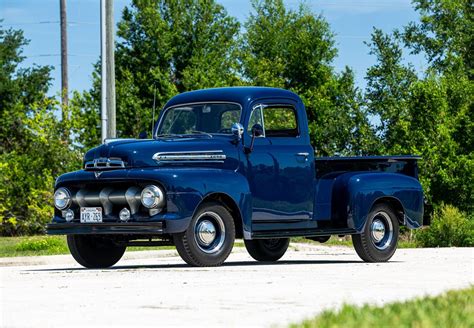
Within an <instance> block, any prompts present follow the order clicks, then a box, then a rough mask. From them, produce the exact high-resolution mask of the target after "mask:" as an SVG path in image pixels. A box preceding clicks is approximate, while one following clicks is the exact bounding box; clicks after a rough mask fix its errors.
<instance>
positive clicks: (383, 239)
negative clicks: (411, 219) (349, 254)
mask: <svg viewBox="0 0 474 328" xmlns="http://www.w3.org/2000/svg"><path fill="white" fill-rule="evenodd" d="M398 233H399V225H398V220H397V217H396V215H395V212H394V211H393V210H392V208H391V207H390V206H388V205H386V204H377V205H375V206H374V207H373V208H372V210H371V211H370V213H369V215H368V217H367V223H366V225H365V228H364V231H363V232H362V233H361V234H357V235H352V243H353V244H354V248H355V250H356V252H357V255H359V257H360V258H361V259H362V260H364V261H365V262H386V261H388V260H389V259H390V258H391V257H392V256H393V254H394V253H395V251H396V249H397V243H398Z"/></svg>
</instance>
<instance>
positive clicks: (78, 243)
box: [67, 235, 127, 269]
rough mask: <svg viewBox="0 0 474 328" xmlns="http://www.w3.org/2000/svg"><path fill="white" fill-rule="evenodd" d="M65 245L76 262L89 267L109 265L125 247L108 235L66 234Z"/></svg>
mask: <svg viewBox="0 0 474 328" xmlns="http://www.w3.org/2000/svg"><path fill="white" fill-rule="evenodd" d="M67 246H68V247H69V251H70V252H71V255H72V257H74V259H75V260H76V261H77V263H79V264H80V265H82V266H83V267H86V268H89V269H102V268H108V267H111V266H112V265H114V264H115V263H117V262H118V261H119V260H120V259H121V258H122V256H123V254H124V253H125V249H126V248H127V247H126V246H123V245H119V244H116V243H115V242H114V241H113V240H112V239H110V238H108V237H103V236H89V235H68V236H67Z"/></svg>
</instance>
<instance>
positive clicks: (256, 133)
mask: <svg viewBox="0 0 474 328" xmlns="http://www.w3.org/2000/svg"><path fill="white" fill-rule="evenodd" d="M251 131H252V141H251V142H250V147H248V148H247V153H251V152H252V151H253V144H254V142H255V138H257V137H261V136H263V127H262V126H261V125H260V124H258V123H257V124H254V125H253V126H252V130H251Z"/></svg>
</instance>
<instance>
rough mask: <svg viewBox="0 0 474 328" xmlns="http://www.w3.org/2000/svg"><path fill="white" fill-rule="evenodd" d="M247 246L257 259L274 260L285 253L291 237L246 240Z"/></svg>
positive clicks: (263, 260)
mask: <svg viewBox="0 0 474 328" xmlns="http://www.w3.org/2000/svg"><path fill="white" fill-rule="evenodd" d="M244 243H245V248H246V249H247V251H248V252H249V254H250V256H251V257H253V258H254V259H255V260H257V261H262V262H274V261H278V260H279V259H280V258H281V257H282V256H283V255H285V253H286V250H287V249H288V246H289V245H290V239H289V238H279V239H254V240H244Z"/></svg>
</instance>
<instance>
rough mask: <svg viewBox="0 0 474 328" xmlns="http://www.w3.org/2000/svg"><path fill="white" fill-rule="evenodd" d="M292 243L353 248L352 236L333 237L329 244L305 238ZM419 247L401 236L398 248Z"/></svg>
mask: <svg viewBox="0 0 474 328" xmlns="http://www.w3.org/2000/svg"><path fill="white" fill-rule="evenodd" d="M291 241H292V242H295V243H307V244H315V245H325V246H349V247H352V239H351V236H344V237H338V236H331V238H329V240H328V241H327V242H325V243H324V244H321V243H320V242H318V241H313V240H309V239H306V238H303V237H297V238H291ZM416 247H417V245H416V244H415V242H414V241H413V240H412V239H410V238H409V236H408V235H405V234H400V238H399V240H398V248H416Z"/></svg>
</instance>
